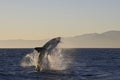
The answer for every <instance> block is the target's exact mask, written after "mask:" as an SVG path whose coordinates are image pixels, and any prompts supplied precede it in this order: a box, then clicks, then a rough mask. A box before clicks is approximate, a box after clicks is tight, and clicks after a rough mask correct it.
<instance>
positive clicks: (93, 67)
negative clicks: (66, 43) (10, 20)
mask: <svg viewBox="0 0 120 80" xmlns="http://www.w3.org/2000/svg"><path fill="white" fill-rule="evenodd" d="M32 51H33V49H0V80H120V49H95V48H93V49H89V48H88V49H79V48H77V49H62V51H61V53H62V54H63V58H64V62H65V63H67V67H66V69H65V70H45V71H42V72H36V71H34V67H25V68H24V67H22V66H21V65H20V64H21V60H22V58H23V57H24V56H25V55H26V54H28V53H31V52H32Z"/></svg>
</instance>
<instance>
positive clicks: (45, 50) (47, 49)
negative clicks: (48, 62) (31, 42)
mask: <svg viewBox="0 0 120 80" xmlns="http://www.w3.org/2000/svg"><path fill="white" fill-rule="evenodd" d="M60 42H61V37H57V38H53V39H51V40H50V41H48V42H47V43H46V44H45V45H44V46H43V47H36V48H34V49H35V50H36V51H37V52H38V53H39V56H38V62H37V66H36V69H35V70H36V71H42V70H43V67H42V65H43V60H44V57H45V56H46V55H47V56H48V55H51V52H52V51H53V50H54V49H55V48H56V47H57V45H58V44H59V43H60Z"/></svg>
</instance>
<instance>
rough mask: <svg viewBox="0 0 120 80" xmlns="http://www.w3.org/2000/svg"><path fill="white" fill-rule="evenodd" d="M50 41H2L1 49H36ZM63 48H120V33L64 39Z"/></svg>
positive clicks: (111, 32) (109, 32) (108, 32)
mask: <svg viewBox="0 0 120 80" xmlns="http://www.w3.org/2000/svg"><path fill="white" fill-rule="evenodd" d="M47 41H48V40H0V48H34V47H36V46H42V45H43V44H45V42H47ZM60 46H61V47H63V48H120V31H107V32H104V33H101V34H98V33H90V34H84V35H79V36H74V37H66V38H63V39H62V43H61V45H60Z"/></svg>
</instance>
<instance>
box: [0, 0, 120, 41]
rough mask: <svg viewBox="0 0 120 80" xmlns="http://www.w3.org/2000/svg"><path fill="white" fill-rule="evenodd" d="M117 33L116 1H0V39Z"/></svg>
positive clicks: (119, 4) (119, 5)
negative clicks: (112, 31)
mask: <svg viewBox="0 0 120 80" xmlns="http://www.w3.org/2000/svg"><path fill="white" fill-rule="evenodd" d="M109 30H120V0H0V40H6V39H32V40H34V39H37V40H39V39H45V38H51V37H55V36H74V35H81V34H84V33H94V32H98V33H101V32H105V31H109Z"/></svg>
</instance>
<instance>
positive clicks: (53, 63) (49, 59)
mask: <svg viewBox="0 0 120 80" xmlns="http://www.w3.org/2000/svg"><path fill="white" fill-rule="evenodd" d="M39 55H40V53H38V52H37V51H36V50H34V51H33V52H32V53H29V54H27V55H26V56H25V57H23V59H22V61H21V66H22V67H30V66H35V67H37V65H38V59H39V58H38V57H39ZM42 63H43V65H42V67H43V68H44V69H46V70H65V69H66V68H67V64H66V62H65V59H64V56H63V53H62V49H60V48H55V49H53V51H52V52H51V54H50V55H45V56H44V59H43V60H42Z"/></svg>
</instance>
